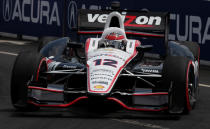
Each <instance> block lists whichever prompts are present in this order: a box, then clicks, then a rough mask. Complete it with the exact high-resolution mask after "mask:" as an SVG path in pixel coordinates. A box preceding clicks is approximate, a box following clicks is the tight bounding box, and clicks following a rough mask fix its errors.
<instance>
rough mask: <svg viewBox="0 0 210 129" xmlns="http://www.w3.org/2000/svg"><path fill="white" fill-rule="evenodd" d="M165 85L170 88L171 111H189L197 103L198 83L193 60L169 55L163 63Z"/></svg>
mask: <svg viewBox="0 0 210 129" xmlns="http://www.w3.org/2000/svg"><path fill="white" fill-rule="evenodd" d="M163 81H164V83H165V84H164V85H165V86H168V88H169V99H168V100H169V105H168V106H169V113H177V114H181V113H184V114H185V113H189V112H190V111H191V109H192V108H194V105H195V103H196V90H197V88H196V84H195V76H194V68H193V65H192V61H191V60H190V59H188V58H186V57H181V56H169V57H167V58H166V60H165V63H164V65H163Z"/></svg>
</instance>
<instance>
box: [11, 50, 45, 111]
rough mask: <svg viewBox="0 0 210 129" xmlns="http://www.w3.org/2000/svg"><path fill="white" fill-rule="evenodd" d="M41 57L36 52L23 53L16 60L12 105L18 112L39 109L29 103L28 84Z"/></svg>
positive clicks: (12, 86) (12, 78) (13, 73)
mask: <svg viewBox="0 0 210 129" xmlns="http://www.w3.org/2000/svg"><path fill="white" fill-rule="evenodd" d="M40 57H41V56H40V54H38V53H35V52H21V53H19V55H18V56H17V58H16V60H15V63H14V66H13V70H12V77H11V89H10V93H11V101H12V105H13V106H14V107H15V108H16V109H17V110H23V111H25V110H36V109H38V107H36V106H34V105H31V104H28V103H27V100H28V88H27V83H28V81H29V80H30V79H31V77H32V74H33V72H34V70H35V69H36V67H37V63H38V62H39V60H40Z"/></svg>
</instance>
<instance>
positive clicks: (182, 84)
mask: <svg viewBox="0 0 210 129" xmlns="http://www.w3.org/2000/svg"><path fill="white" fill-rule="evenodd" d="M78 22H79V24H78V33H79V34H81V35H85V34H86V37H87V35H95V34H97V35H101V36H100V37H99V38H98V36H97V37H95V38H90V37H89V38H87V40H86V43H85V45H83V44H81V43H76V42H70V39H69V38H67V37H65V38H60V39H57V40H54V41H51V42H49V43H48V44H47V45H45V46H44V47H43V48H42V49H41V51H40V53H37V52H22V53H20V54H19V55H18V57H17V59H16V61H15V64H14V67H13V71H12V80H11V98H12V104H13V105H14V107H15V108H17V109H21V110H29V109H38V108H39V107H69V106H71V105H73V104H75V103H77V102H78V101H82V100H84V101H86V100H89V101H92V102H95V103H97V102H104V103H106V102H110V101H112V102H116V103H118V104H119V105H121V106H122V107H123V108H125V109H128V110H136V111H168V112H170V113H182V112H189V111H190V110H191V109H192V108H193V107H194V105H195V103H196V100H197V96H198V78H199V75H198V73H199V54H200V51H199V50H200V49H199V46H198V45H197V43H194V42H181V41H168V39H167V37H168V13H155V12H140V11H128V10H126V12H125V11H119V12H117V11H111V10H106V11H94V10H92V11H91V10H80V11H79V19H78ZM101 30H103V31H101ZM129 36H131V37H134V36H136V37H140V38H142V40H136V39H129V38H128V37H129ZM151 38H159V39H161V43H162V44H163V45H162V46H163V48H164V50H163V51H161V53H160V54H157V53H155V52H154V51H153V50H155V49H157V47H155V44H156V43H153V42H150V44H147V42H145V39H151ZM161 43H160V44H161ZM160 44H159V43H158V46H160ZM83 46H85V47H83ZM158 50H161V49H159V48H158ZM154 53H155V54H154ZM81 54H83V55H84V56H83V57H81ZM96 106H97V105H96Z"/></svg>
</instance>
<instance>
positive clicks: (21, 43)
mask: <svg viewBox="0 0 210 129" xmlns="http://www.w3.org/2000/svg"><path fill="white" fill-rule="evenodd" d="M0 43H9V44H14V45H25V44H27V43H29V41H15V40H0Z"/></svg>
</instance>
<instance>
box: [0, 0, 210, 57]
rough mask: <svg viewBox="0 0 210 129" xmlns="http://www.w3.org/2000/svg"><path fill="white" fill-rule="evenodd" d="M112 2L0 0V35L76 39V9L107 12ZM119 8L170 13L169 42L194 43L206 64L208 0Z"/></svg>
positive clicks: (132, 3) (148, 1)
mask: <svg viewBox="0 0 210 129" xmlns="http://www.w3.org/2000/svg"><path fill="white" fill-rule="evenodd" d="M111 1H112V0H0V32H8V33H14V34H20V35H30V36H37V37H41V36H69V37H71V38H74V37H76V34H75V28H76V27H77V10H78V9H81V8H83V9H96V10H100V9H108V8H110V2H111ZM119 1H120V2H121V8H122V9H134V10H141V9H144V10H150V11H168V12H170V13H171V14H170V34H169V39H171V40H184V41H185V40H186V41H194V42H198V43H199V45H200V47H201V59H202V60H207V61H210V52H209V51H210V14H209V12H210V8H209V6H210V0H193V1H188V0H185V1H183V0H174V1H170V0H161V1H157V0H145V1H142V0H129V1H127V0H119Z"/></svg>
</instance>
